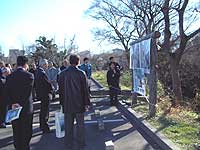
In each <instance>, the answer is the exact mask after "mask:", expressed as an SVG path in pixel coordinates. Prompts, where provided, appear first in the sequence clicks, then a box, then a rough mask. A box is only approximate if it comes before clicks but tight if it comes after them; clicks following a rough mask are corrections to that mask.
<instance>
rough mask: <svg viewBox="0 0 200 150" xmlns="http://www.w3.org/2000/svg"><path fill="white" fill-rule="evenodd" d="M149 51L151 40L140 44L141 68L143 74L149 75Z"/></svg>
mask: <svg viewBox="0 0 200 150" xmlns="http://www.w3.org/2000/svg"><path fill="white" fill-rule="evenodd" d="M150 49H151V39H148V40H144V41H142V42H140V56H141V59H140V60H141V68H144V72H145V73H148V74H149V73H150Z"/></svg>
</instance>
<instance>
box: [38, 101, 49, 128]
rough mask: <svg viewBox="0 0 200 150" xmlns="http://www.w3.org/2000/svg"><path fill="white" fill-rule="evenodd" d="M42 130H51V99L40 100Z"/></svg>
mask: <svg viewBox="0 0 200 150" xmlns="http://www.w3.org/2000/svg"><path fill="white" fill-rule="evenodd" d="M40 101H41V105H40V129H41V130H46V129H48V128H49V125H48V120H49V98H40Z"/></svg>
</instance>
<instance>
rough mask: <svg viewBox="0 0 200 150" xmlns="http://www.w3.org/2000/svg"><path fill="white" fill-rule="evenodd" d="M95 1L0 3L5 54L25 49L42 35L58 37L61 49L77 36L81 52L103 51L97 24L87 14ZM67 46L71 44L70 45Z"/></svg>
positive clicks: (10, 0) (0, 40) (19, 0)
mask: <svg viewBox="0 0 200 150" xmlns="http://www.w3.org/2000/svg"><path fill="white" fill-rule="evenodd" d="M91 2H92V0H84V1H83V0H0V46H1V47H2V51H3V52H4V53H5V55H8V51H9V49H11V48H17V49H22V48H23V45H24V46H28V45H30V44H33V43H34V42H35V40H36V39H38V37H39V36H46V37H47V38H49V39H51V38H55V43H56V44H58V45H59V46H63V45H64V39H66V42H68V41H69V40H70V38H72V37H73V35H74V34H75V35H76V43H77V44H78V46H79V50H80V51H84V50H91V52H92V53H98V52H100V51H101V50H100V47H99V45H98V43H95V42H94V41H93V36H92V33H91V31H90V30H91V29H92V27H94V26H96V25H97V23H96V22H95V21H94V20H92V19H91V18H90V17H88V16H86V15H85V14H84V12H85V11H86V10H87V9H88V8H89V6H90V5H91ZM66 45H67V43H66Z"/></svg>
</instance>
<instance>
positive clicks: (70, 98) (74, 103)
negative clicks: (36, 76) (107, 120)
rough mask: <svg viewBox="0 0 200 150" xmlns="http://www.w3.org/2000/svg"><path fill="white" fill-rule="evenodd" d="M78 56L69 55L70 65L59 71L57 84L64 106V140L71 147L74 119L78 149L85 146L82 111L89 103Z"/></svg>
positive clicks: (86, 86)
mask: <svg viewBox="0 0 200 150" xmlns="http://www.w3.org/2000/svg"><path fill="white" fill-rule="evenodd" d="M79 62H80V58H79V56H77V55H71V56H70V64H71V65H70V66H69V67H68V68H67V69H66V70H64V71H62V72H61V74H60V76H59V79H58V84H59V94H60V101H61V104H62V105H63V106H64V115H65V131H66V135H65V142H66V145H67V148H68V149H70V150H71V149H72V147H73V126H74V119H75V118H76V122H77V126H76V127H77V128H76V129H77V132H76V133H77V136H76V139H77V142H78V143H77V145H78V149H79V150H80V149H81V150H82V149H84V148H85V133H84V132H85V127H84V112H85V111H86V110H87V109H88V107H89V105H90V100H89V91H88V83H87V76H86V74H85V73H84V72H83V71H82V70H80V69H79V68H78V67H77V66H78V64H79Z"/></svg>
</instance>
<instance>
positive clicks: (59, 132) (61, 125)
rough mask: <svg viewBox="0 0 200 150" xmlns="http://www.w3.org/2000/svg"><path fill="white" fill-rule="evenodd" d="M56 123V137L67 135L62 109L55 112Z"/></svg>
mask: <svg viewBox="0 0 200 150" xmlns="http://www.w3.org/2000/svg"><path fill="white" fill-rule="evenodd" d="M55 124H56V137H57V138H62V137H64V136H65V121H64V114H63V112H62V109H61V110H60V111H58V112H56V113H55Z"/></svg>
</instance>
